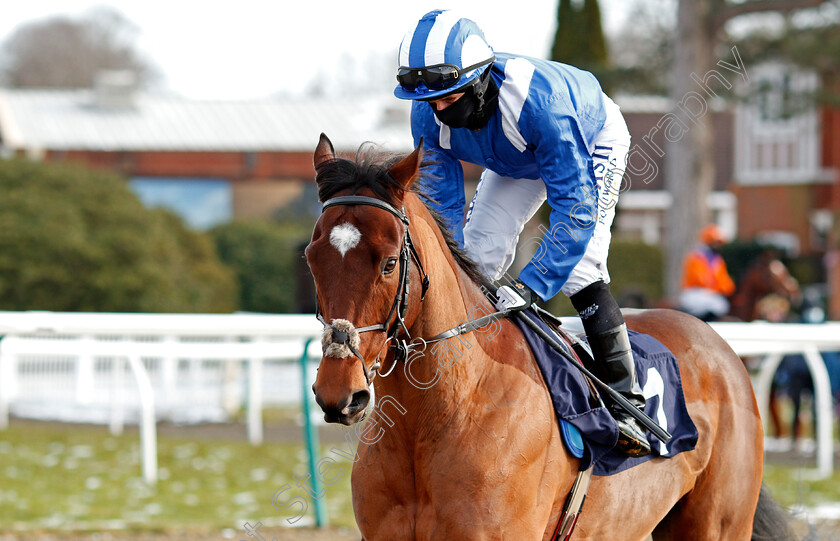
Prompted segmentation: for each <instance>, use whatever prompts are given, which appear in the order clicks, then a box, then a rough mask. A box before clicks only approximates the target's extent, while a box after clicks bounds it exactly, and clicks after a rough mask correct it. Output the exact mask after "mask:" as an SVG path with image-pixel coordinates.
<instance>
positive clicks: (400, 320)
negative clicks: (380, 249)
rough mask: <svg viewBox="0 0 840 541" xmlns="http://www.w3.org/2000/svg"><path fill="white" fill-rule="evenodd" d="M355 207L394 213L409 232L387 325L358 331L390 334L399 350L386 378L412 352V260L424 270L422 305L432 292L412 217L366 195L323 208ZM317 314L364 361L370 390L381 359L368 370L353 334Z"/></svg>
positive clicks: (334, 337) (389, 341) (389, 339)
mask: <svg viewBox="0 0 840 541" xmlns="http://www.w3.org/2000/svg"><path fill="white" fill-rule="evenodd" d="M353 205H367V206H370V207H376V208H380V209H382V210H386V211H388V212H389V213H391V214H393V215H394V216H395V217H396V218H397V219H398V220H399V221H400V222H402V223H403V226H404V229H405V232H404V233H403V239H402V246H401V247H400V263H399V264H400V274H399V285H398V286H397V294H396V295H395V297H394V302H392V303H391V309H390V310H389V311H388V315H387V317H386V318H385V321H384V322H383V323H377V324H375V325H368V326H367V327H361V328H356V329H355V330H356V332H358V333H359V334H361V333H364V332H368V331H382V332H384V333H385V334H386V342H385V343H386V344H390V347H391V348H393V349H394V350H395V351H394V364H393V365H392V366H391V369H390V370H388V372H387V373H385V374H380V375H381V376H382V377H386V376H388V375H389V374H390V373H391V372H392V371H393V370H394V367H395V366H396V365H397V362H398V361H400V360H405V358H406V357H407V356H408V352H409V350H410V349H411V348H410V345H409V342H410V341H411V334H410V333H409V332H408V327H407V326H406V324H405V315H406V312H407V311H408V296H409V286H410V281H411V280H410V272H409V270H410V269H409V264H410V260H413V261H414V263H415V264H416V265H417V270H418V271H420V275H421V276H422V277H423V279H422V282H421V292H420V302H423V299H425V297H426V292H427V291H428V290H429V285H430V282H429V276H428V275H427V274H426V271H425V270H424V269H423V263H422V262H421V261H420V256H419V255H418V254H417V249H416V248H415V247H414V243H413V242H412V241H411V233H410V232H409V228H408V226H409V225H410V222H409V219H408V216H406V214H405V208H404V207H403V209H402V210H399V209H397V208H396V207H394V206H393V205H391V204H390V203H387V202H385V201H382V200H381V199H376V198H374V197H367V196H364V195H345V196H340V197H334V198H332V199H329V200H327V201H325V202H324V204H323V206H322V207H321V212H324V211H325V210H327V209H328V208H330V207H336V206H353ZM315 315H316V317H317V318H318V321H320V322H321V323H322V324H323V325H324V327H325V328H329V329H331V332H332V341H333V343H336V344H343V345H346V346H347V347H348V348H349V349H350V351H351V352H352V353H353V355H355V356H356V357H358V358H359V360H360V361H361V362H362V370H363V371H364V373H365V381H367V384H368V387H370V384H371V381H372V379H373V376H374V375H376V374H379V368H380V366H381V365H380V362H379V356H377V357H376V362H374V364H373V366H371V368H370V369H368V367H367V365H365V360H364V358H363V357H362V355H361V353H359V351H358V350H357V349H356V348H355V347H353V346H352V345H351V343H350V342H351V341H350V334H349V333H348V332H345V331H342V330H339V329H336V328H335V327H334V326H333V325H331V324H330V323H327V322H326V320H325V319H324V317H323V316H322V315H321V309H320V307H318V308H316V314H315ZM392 317H393V318H394V321H393V323H391V324H390V325H389V322H390V321H391V318H392ZM400 330H402V331H404V332H405V336H406V338H404V339H402V340H400V339H397V335H398V334H399V333H400Z"/></svg>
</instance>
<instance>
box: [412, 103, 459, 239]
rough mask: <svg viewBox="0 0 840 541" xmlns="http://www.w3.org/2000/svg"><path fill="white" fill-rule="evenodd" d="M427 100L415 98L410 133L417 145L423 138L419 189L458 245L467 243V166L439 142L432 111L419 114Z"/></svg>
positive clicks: (438, 128)
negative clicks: (419, 100)
mask: <svg viewBox="0 0 840 541" xmlns="http://www.w3.org/2000/svg"><path fill="white" fill-rule="evenodd" d="M428 106H429V105H428V104H427V103H423V102H414V103H413V104H412V114H411V133H412V135H413V136H414V145H415V146H417V145H419V144H420V138H421V137H423V138H424V142H423V145H424V146H423V164H422V175H421V179H420V182H419V184H420V191H421V193H422V194H423V195H424V196H425V197H426V199H427V200H428V202H429V204H430V205H431V206H432V208H434V209H435V210H436V211H437V212H438V213H439V214H440V215H441V217H442V218H443V220H444V222H445V223H446V226H447V227H448V228H449V231H451V232H452V236H453V238H454V239H455V240H456V241H457V242H458V245H459V246H461V247H463V246H464V207H465V206H466V196H465V194H464V169H463V167H462V166H461V162H460V161H459V160H458V159H456V158H455V157H454V156H452V155H451V154H450V153H448V152H446V151H445V150H444V149H442V148H441V147H440V146H439V145H438V140H439V131H440V126H438V125H437V124H436V123H435V122H434V120H432V119H434V116H433V115H423V114H417V112H416V111H415V109H416V108H417V107H428Z"/></svg>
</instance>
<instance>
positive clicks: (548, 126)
mask: <svg viewBox="0 0 840 541" xmlns="http://www.w3.org/2000/svg"><path fill="white" fill-rule="evenodd" d="M550 105H551V104H549V107H547V110H546V114H544V115H541V116H540V117H539V118H538V119H536V120H537V121H538V125H537V123H536V122H535V124H534V125H535V126H537V129H535V130H533V131H532V133H533V134H534V135H533V137H531V141H532V143H533V144H534V145H535V150H534V155H535V157H536V160H537V166H538V167H539V172H540V177H541V178H542V180H543V182H544V183H545V188H546V194H547V199H548V204H549V205H550V206H551V214H550V219H549V230H548V232H547V233H545V235H544V236H543V238H542V240H541V241H540V245H539V247H538V249H537V252H536V254H535V255H534V257H533V258H532V259H531V261H530V262H529V263H528V264H527V265H526V266H525V268H524V269H523V270H522V272H521V273H520V275H519V279H520V280H522V281H523V282H524V283H525V284H526V285H527V286H528V287H530V288H531V289H532V290H534V291H535V292H536V293H537V294H538V295H539V296H540V298H542V299H543V300H544V301H547V300H548V299H550V298H552V297H553V296H554V295H556V294H557V293H558V292H559V291H560V289H561V288H562V287H563V285H564V284H565V283H566V280H568V279H569V275H570V274H571V272H572V269H574V267H575V265H577V264H578V262H579V261H580V260H581V258H582V257H583V254H584V252H585V251H586V245H587V244H588V243H589V239H591V238H592V233H593V230H594V229H595V224H596V223H597V220H598V200H597V192H596V187H595V179H594V173H593V170H592V157H591V156H590V154H589V151H588V150H587V147H586V143H585V142H584V140H583V136H582V135H581V132H580V129H579V127H578V123H577V122H576V121H575V119H574V118H573V117H572V116H571V115H569V114H568V113H566V112H565V111H567V110H568V109H567V108H565V107H557V109H556V110H554V111H552V110H551V109H552V107H551V106H550Z"/></svg>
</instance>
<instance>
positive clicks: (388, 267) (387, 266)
mask: <svg viewBox="0 0 840 541" xmlns="http://www.w3.org/2000/svg"><path fill="white" fill-rule="evenodd" d="M395 268H397V258H396V257H389V258H388V259H386V260H385V261H384V262H383V263H382V274H391V273H392V272H394V269H395Z"/></svg>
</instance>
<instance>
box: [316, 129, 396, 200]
mask: <svg viewBox="0 0 840 541" xmlns="http://www.w3.org/2000/svg"><path fill="white" fill-rule="evenodd" d="M399 160H400V156H397V155H393V154H387V153H381V152H377V151H376V147H375V145H373V144H372V143H365V144H363V145H362V146H361V147H359V150H358V151H357V152H356V159H355V161H354V160H348V159H345V158H336V159H334V160H329V161H327V162H324V163H323V164H321V166H320V167H318V168H317V169H316V178H315V180H316V182H317V183H318V198H319V199H320V200H321V202H324V201H327V200H328V199H331V198H332V197H334V196H335V194H337V193H338V192H341V191H344V190H351V193H354V194H355V193H357V192H358V191H359V190H361V189H363V188H368V189H369V190H371V191H372V192H373V193H374V194H375V195H376V197H379V198H381V199H383V200H385V201H387V202H388V203H391V204H394V203H395V202H396V199H398V198H401V197H402V195H403V193H404V192H405V188H403V186H402V185H401V184H400V183H399V182H397V181H396V180H395V179H394V178H393V177H392V176H391V174H390V173H389V169H390V168H391V166H393V165H394V164H395V163H397V162H398V161H399Z"/></svg>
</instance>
